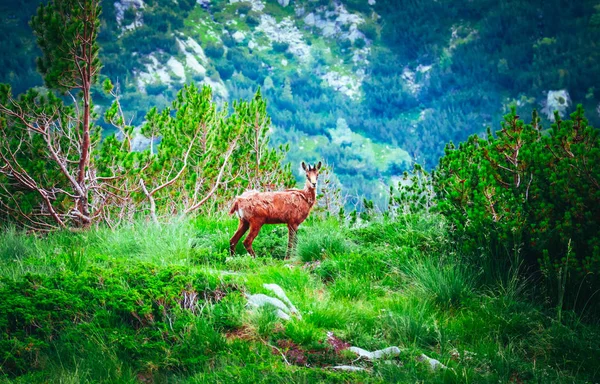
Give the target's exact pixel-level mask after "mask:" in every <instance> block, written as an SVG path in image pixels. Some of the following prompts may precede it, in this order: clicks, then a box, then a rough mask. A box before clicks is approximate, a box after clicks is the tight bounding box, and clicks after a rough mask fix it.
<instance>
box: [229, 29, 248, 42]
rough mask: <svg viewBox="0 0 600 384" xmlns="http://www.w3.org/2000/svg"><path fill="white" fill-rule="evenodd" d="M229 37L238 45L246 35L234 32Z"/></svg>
mask: <svg viewBox="0 0 600 384" xmlns="http://www.w3.org/2000/svg"><path fill="white" fill-rule="evenodd" d="M231 37H233V39H234V40H235V41H237V42H238V43H240V42H242V41H243V40H244V39H245V38H246V35H244V33H243V32H241V31H236V32H235V33H234V34H233V35H232V36H231Z"/></svg>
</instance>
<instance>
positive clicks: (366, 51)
mask: <svg viewBox="0 0 600 384" xmlns="http://www.w3.org/2000/svg"><path fill="white" fill-rule="evenodd" d="M38 3H39V1H29V0H23V1H19V2H10V3H6V4H3V5H2V6H0V7H1V8H0V10H1V11H2V12H1V14H2V18H3V22H2V27H0V28H2V36H3V37H2V41H1V49H0V51H1V52H2V58H1V59H0V60H1V64H2V68H3V70H2V73H0V82H9V83H11V84H12V85H13V89H14V90H15V91H16V92H20V91H23V90H25V89H26V88H28V87H30V86H32V85H35V84H38V85H41V84H42V80H41V78H40V76H39V75H38V74H37V73H36V72H35V56H36V55H38V53H39V51H38V49H37V47H36V46H35V41H34V38H33V35H32V33H31V30H30V29H29V27H28V26H27V22H28V20H29V19H30V17H31V15H33V14H34V12H35V8H36V6H37V5H38ZM102 6H103V12H102V16H101V20H102V23H101V34H100V37H99V43H100V49H101V51H100V58H101V60H102V62H103V69H102V71H101V76H103V77H104V76H106V77H108V78H110V79H111V80H112V81H113V82H114V83H117V82H118V84H119V86H120V92H121V93H122V98H121V104H122V106H123V108H124V109H125V111H126V115H127V118H128V119H132V121H133V123H134V125H140V124H141V123H142V122H143V121H144V120H145V114H146V112H147V111H148V110H149V109H150V107H152V106H158V107H159V109H160V108H161V107H165V106H167V105H168V104H169V103H170V100H172V99H173V98H174V95H175V94H176V93H177V91H178V90H179V89H180V88H181V87H182V86H183V84H185V83H206V84H209V85H211V86H212V87H213V89H214V91H215V92H214V93H215V94H216V95H217V98H218V99H219V100H221V101H229V102H232V101H234V100H237V99H239V98H244V99H247V98H248V97H250V96H252V95H253V94H254V92H255V91H256V89H257V88H258V87H259V86H260V87H262V91H263V95H264V96H265V98H266V100H267V101H268V108H269V114H270V115H271V117H272V121H273V123H274V125H275V132H274V134H273V135H272V144H282V143H288V142H290V143H293V145H292V147H291V149H290V152H289V153H288V155H287V159H288V160H290V161H293V162H294V163H297V162H298V161H299V160H301V159H306V160H309V161H313V160H316V159H325V160H326V161H327V162H328V163H329V164H330V165H332V166H333V168H334V172H335V174H336V175H337V177H338V178H339V181H341V183H342V185H343V189H344V191H345V192H346V193H347V194H349V195H350V196H355V195H357V194H362V193H366V194H367V195H369V196H371V197H375V198H377V196H381V194H382V193H385V190H386V188H387V185H388V184H389V182H390V180H391V179H392V178H393V176H399V175H401V174H402V172H403V171H404V170H407V169H409V168H410V166H411V163H412V162H418V163H420V164H423V165H425V166H426V167H427V168H431V167H433V166H435V165H436V164H437V160H438V159H439V157H440V156H441V155H442V153H443V148H444V145H445V144H446V143H447V142H449V141H454V142H459V141H463V140H465V139H466V138H467V137H468V136H469V135H470V134H473V133H484V132H485V128H486V126H488V125H492V126H493V125H497V124H498V123H499V121H500V116H502V114H504V113H506V112H507V111H508V107H509V106H510V105H516V106H517V111H518V112H519V113H525V114H529V113H530V112H531V110H532V109H534V108H536V109H539V110H541V111H543V113H542V118H543V119H547V118H552V115H553V112H554V110H559V112H560V113H561V115H566V114H568V113H570V112H571V111H572V110H573V109H574V108H573V105H574V104H576V103H582V104H583V105H584V107H585V109H586V110H587V111H588V112H589V113H588V116H589V119H590V120H591V123H592V124H596V125H598V124H597V123H598V122H599V121H600V115H599V113H600V111H598V108H599V103H600V90H598V89H597V87H598V84H600V57H599V56H600V49H598V46H597V42H598V41H600V5H598V3H597V1H595V0H594V1H588V0H586V1H577V2H572V1H563V0H552V1H534V2H520V1H500V2H498V1H490V0H475V1H468V2H465V1H454V0H442V1H433V0H426V1H417V0H407V1H391V0H377V1H367V0H364V1H363V0H350V1H338V2H329V1H323V0H321V1H299V0H296V1H291V2H290V1H283V0H282V1H279V2H277V1H274V0H252V1H247V2H245V1H223V0H216V1H198V2H197V1H191V0H180V1H177V2H173V1H171V0H122V1H117V2H113V1H103V2H102ZM96 93H97V97H96V99H95V100H96V103H97V104H98V105H99V106H104V107H106V106H107V105H108V104H109V103H110V100H109V99H103V94H102V93H101V92H99V91H97V92H96ZM294 171H295V172H298V170H296V168H295V167H294ZM379 201H380V202H383V201H384V200H382V199H379Z"/></svg>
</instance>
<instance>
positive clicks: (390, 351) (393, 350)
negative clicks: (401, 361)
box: [348, 347, 401, 360]
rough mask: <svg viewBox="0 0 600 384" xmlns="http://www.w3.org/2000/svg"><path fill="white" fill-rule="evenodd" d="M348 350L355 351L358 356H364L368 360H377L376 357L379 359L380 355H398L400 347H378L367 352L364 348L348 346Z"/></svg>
mask: <svg viewBox="0 0 600 384" xmlns="http://www.w3.org/2000/svg"><path fill="white" fill-rule="evenodd" d="M348 350H349V351H352V352H354V353H356V354H357V355H358V356H360V357H364V358H365V359H369V360H377V359H381V358H382V357H393V356H398V355H399V354H400V352H401V351H400V348H398V347H388V348H384V349H379V350H377V351H373V352H369V351H367V350H365V349H362V348H358V347H350V348H348Z"/></svg>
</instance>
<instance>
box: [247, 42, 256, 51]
mask: <svg viewBox="0 0 600 384" xmlns="http://www.w3.org/2000/svg"><path fill="white" fill-rule="evenodd" d="M255 47H256V42H255V41H254V40H250V41H249V42H248V48H250V49H254V48H255Z"/></svg>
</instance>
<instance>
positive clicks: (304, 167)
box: [302, 161, 308, 172]
mask: <svg viewBox="0 0 600 384" xmlns="http://www.w3.org/2000/svg"><path fill="white" fill-rule="evenodd" d="M302 169H304V172H308V169H306V164H305V163H304V161H303V162H302Z"/></svg>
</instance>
